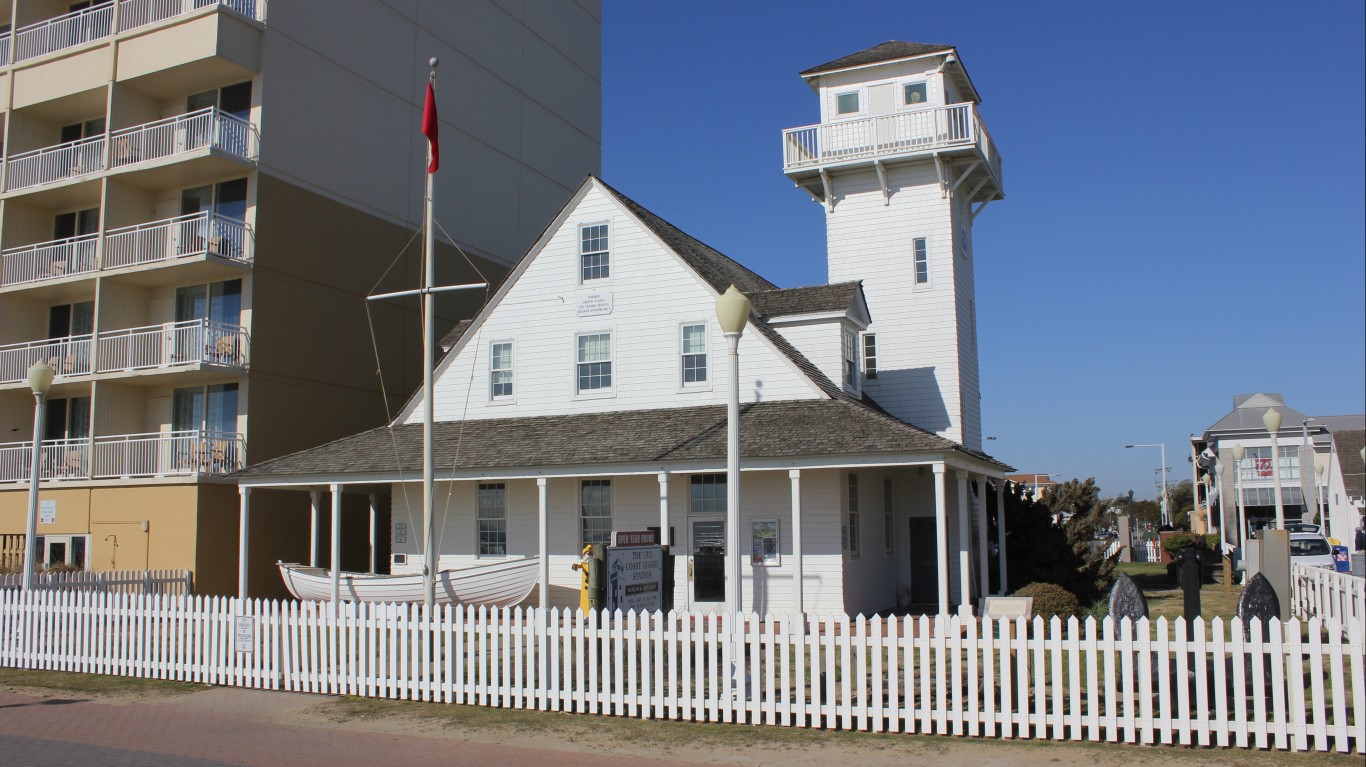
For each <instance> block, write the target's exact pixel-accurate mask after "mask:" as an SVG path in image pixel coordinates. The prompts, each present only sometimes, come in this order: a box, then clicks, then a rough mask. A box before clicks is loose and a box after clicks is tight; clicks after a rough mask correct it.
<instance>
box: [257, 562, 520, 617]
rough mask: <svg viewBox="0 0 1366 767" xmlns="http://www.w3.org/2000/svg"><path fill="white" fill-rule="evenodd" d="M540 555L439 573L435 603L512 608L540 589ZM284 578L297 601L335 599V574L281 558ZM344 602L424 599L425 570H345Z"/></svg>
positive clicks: (342, 592) (413, 600) (342, 594)
mask: <svg viewBox="0 0 1366 767" xmlns="http://www.w3.org/2000/svg"><path fill="white" fill-rule="evenodd" d="M540 563H541V558H540V557H527V558H525V559H509V560H503V561H499V562H494V563H492V564H486V565H475V566H473V567H465V568H461V569H459V570H442V571H441V572H439V573H437V576H436V601H437V602H438V603H440V604H467V605H468V604H473V605H489V606H490V607H509V606H512V605H515V604H517V603H518V602H521V601H522V600H523V599H526V598H527V595H528V594H530V593H531V590H532V589H533V588H535V587H536V582H537V580H538V576H539V574H540ZM279 566H280V577H282V578H283V579H284V581H285V586H286V587H287V588H288V589H289V593H291V594H293V595H294V597H295V598H296V599H302V600H316V601H323V602H325V601H327V600H329V599H331V598H332V572H331V571H330V570H327V569H325V568H322V567H308V566H306V565H299V564H294V563H290V562H280V563H279ZM341 598H342V601H344V602H421V601H422V574H421V573H412V574H410V575H372V574H370V573H348V572H345V571H343V572H342V573H341Z"/></svg>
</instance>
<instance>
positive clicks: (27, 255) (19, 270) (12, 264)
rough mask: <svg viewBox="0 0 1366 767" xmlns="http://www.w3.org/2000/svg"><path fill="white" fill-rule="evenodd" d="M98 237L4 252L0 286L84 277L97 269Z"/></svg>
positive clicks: (83, 237) (0, 257) (22, 246)
mask: <svg viewBox="0 0 1366 767" xmlns="http://www.w3.org/2000/svg"><path fill="white" fill-rule="evenodd" d="M98 240H99V235H95V234H84V235H81V236H80V237H68V238H66V239H62V240H53V241H52V242H40V243H37V244H35V245H20V246H18V247H14V248H6V249H5V251H4V253H3V254H0V259H3V265H0V285H18V284H21V283H25V282H38V281H39V280H47V279H54V278H57V277H65V276H67V275H70V274H84V273H85V272H93V271H95V270H96V269H98V268H99V262H98V259H97V258H96V253H97V250H98V249H97V247H96V246H97V245H98Z"/></svg>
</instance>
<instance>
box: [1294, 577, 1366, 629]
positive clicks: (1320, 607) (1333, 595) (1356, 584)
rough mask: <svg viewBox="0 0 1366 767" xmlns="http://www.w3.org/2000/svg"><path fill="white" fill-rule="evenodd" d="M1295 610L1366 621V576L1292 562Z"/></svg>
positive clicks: (1343, 620) (1305, 614)
mask: <svg viewBox="0 0 1366 767" xmlns="http://www.w3.org/2000/svg"><path fill="white" fill-rule="evenodd" d="M1290 600H1291V601H1290V605H1291V610H1292V611H1293V612H1294V614H1295V616H1296V617H1299V618H1332V619H1336V620H1338V621H1340V622H1341V623H1342V625H1343V626H1344V627H1345V626H1348V625H1350V624H1352V622H1354V621H1355V622H1357V623H1361V624H1364V625H1366V579H1363V578H1359V577H1357V576H1355V575H1352V574H1351V573H1339V572H1334V571H1332V570H1324V569H1322V568H1318V567H1305V566H1304V565H1291V577H1290Z"/></svg>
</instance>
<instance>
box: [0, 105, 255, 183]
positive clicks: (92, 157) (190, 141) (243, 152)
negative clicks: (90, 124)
mask: <svg viewBox="0 0 1366 767" xmlns="http://www.w3.org/2000/svg"><path fill="white" fill-rule="evenodd" d="M107 150H109V151H107ZM259 152H260V137H259V135H258V134H257V131H256V126H254V125H252V124H251V122H249V121H247V120H243V119H242V118H240V117H236V116H234V115H230V114H227V113H225V112H221V111H219V110H218V109H217V108H216V107H208V108H206V109H200V110H197V111H194V112H190V113H188V114H183V115H178V116H176V117H169V118H166V119H164V120H156V121H154V122H150V123H146V124H144V125H135V126H133V127H131V128H123V129H120V130H116V131H113V132H111V133H106V134H102V135H99V136H92V137H90V138H84V139H80V140H78V141H68V142H66V143H65V144H58V145H56V146H51V147H47V148H44V149H38V150H34V151H32V152H23V153H21V154H17V155H14V156H12V157H10V158H9V159H8V161H7V162H6V163H5V191H6V192H16V191H27V190H33V189H38V188H42V187H48V186H53V185H57V184H61V183H63V182H67V181H74V180H79V179H82V178H84V177H86V176H89V175H91V174H94V173H100V172H103V171H106V170H116V171H119V172H126V173H134V172H137V173H138V174H139V175H140V176H146V178H145V179H143V181H142V184H140V185H147V184H151V185H163V186H164V185H167V184H168V183H170V181H172V180H179V177H180V176H183V175H184V174H185V173H186V172H187V171H186V170H185V169H180V170H178V171H174V172H168V171H167V170H166V168H167V166H168V164H169V163H180V162H184V161H186V160H196V159H200V158H203V159H204V160H205V161H207V162H213V163H223V162H225V161H226V162H230V163H236V164H241V163H248V164H254V163H255V162H256V159H257V157H258V156H259ZM215 170H220V169H215ZM163 177H165V178H163Z"/></svg>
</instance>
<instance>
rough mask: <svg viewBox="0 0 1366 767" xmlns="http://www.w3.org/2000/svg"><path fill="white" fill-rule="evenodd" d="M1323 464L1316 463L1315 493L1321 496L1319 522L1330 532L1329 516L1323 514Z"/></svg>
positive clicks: (1324, 529)
mask: <svg viewBox="0 0 1366 767" xmlns="http://www.w3.org/2000/svg"><path fill="white" fill-rule="evenodd" d="M1324 492H1325V490H1324V487H1323V464H1321V463H1318V464H1314V493H1315V494H1316V495H1318V497H1319V524H1320V525H1322V526H1323V528H1322V529H1323V531H1324V532H1325V533H1326V532H1328V518H1327V517H1325V516H1324V514H1323V500H1324V499H1323V495H1324Z"/></svg>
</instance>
